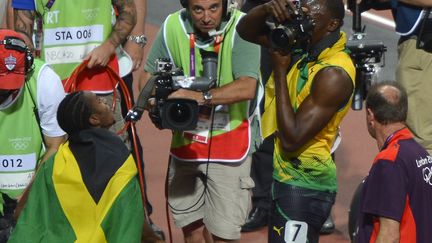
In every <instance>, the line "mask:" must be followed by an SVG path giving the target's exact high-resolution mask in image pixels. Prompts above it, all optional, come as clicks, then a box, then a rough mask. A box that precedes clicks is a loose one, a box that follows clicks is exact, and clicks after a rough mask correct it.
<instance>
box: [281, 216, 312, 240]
mask: <svg viewBox="0 0 432 243" xmlns="http://www.w3.org/2000/svg"><path fill="white" fill-rule="evenodd" d="M307 232H308V225H307V223H306V222H301V221H295V220H289V221H287V222H286V224H285V236H284V239H285V242H286V243H306V242H307Z"/></svg>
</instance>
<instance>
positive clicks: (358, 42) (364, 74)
mask: <svg viewBox="0 0 432 243" xmlns="http://www.w3.org/2000/svg"><path fill="white" fill-rule="evenodd" d="M370 8H376V9H385V8H388V6H387V5H385V4H384V5H382V4H379V3H375V1H374V0H366V1H362V3H361V4H358V3H357V2H356V1H355V0H348V9H349V10H351V12H352V13H353V16H352V20H353V21H352V30H353V32H354V33H353V35H352V36H351V38H350V40H348V42H347V48H348V49H349V50H350V52H351V53H350V56H351V58H352V60H353V62H354V65H355V67H356V77H355V79H356V80H355V89H354V97H353V101H352V104H351V108H352V109H353V110H361V109H362V108H363V101H364V99H366V96H367V93H368V90H369V87H370V86H371V85H372V83H374V82H376V80H375V79H376V77H377V76H376V74H377V72H378V71H379V69H380V68H382V67H384V66H385V59H384V57H385V56H384V53H385V52H386V51H387V47H386V46H385V45H384V43H383V42H382V41H378V40H367V39H366V38H365V36H366V34H365V28H364V27H362V24H361V13H362V12H364V11H366V10H368V9H370Z"/></svg>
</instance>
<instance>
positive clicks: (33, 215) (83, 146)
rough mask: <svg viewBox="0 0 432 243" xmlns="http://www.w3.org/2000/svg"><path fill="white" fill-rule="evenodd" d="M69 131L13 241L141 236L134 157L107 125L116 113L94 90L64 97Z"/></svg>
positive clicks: (40, 177)
mask: <svg viewBox="0 0 432 243" xmlns="http://www.w3.org/2000/svg"><path fill="white" fill-rule="evenodd" d="M57 120H58V123H59V125H60V127H61V128H62V129H63V130H64V131H65V132H66V133H67V134H68V135H69V140H68V141H67V142H66V143H64V144H63V145H62V146H61V147H60V148H59V150H58V152H57V154H55V155H54V156H53V157H51V159H49V160H48V161H46V162H45V163H44V164H43V165H42V166H41V167H40V168H39V170H38V172H37V175H36V178H35V180H34V183H33V185H32V188H31V190H30V194H29V196H28V201H27V203H26V204H25V207H24V209H23V211H22V213H21V214H20V216H19V218H18V222H17V225H16V227H15V229H14V231H13V233H12V236H11V238H10V240H9V242H10V243H26V242H28V243H30V242H31V243H41V242H43V243H59V242H62V243H68V242H76V243H79V242H82V243H90V242H91V243H102V242H109V243H113V242H119V243H134V242H141V234H142V230H143V224H144V211H143V204H142V197H141V192H140V187H139V183H138V179H137V177H136V175H137V169H136V165H135V163H134V159H133V157H132V156H131V154H130V152H129V150H128V149H127V148H126V146H125V145H124V143H123V142H122V141H121V139H120V138H119V137H118V136H117V135H116V134H114V133H112V132H110V131H108V129H107V128H109V127H110V126H111V125H112V124H113V122H114V117H113V113H112V111H111V110H110V108H109V106H108V105H107V104H105V102H104V100H103V99H101V98H98V97H97V96H96V95H95V94H93V93H91V92H77V93H71V94H69V95H67V96H66V97H65V99H64V100H63V101H62V102H61V103H60V105H59V108H58V113H57Z"/></svg>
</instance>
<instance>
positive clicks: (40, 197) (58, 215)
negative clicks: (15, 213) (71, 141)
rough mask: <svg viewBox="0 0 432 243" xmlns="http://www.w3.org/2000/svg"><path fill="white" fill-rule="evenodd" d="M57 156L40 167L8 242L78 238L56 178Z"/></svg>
mask: <svg viewBox="0 0 432 243" xmlns="http://www.w3.org/2000/svg"><path fill="white" fill-rule="evenodd" d="M53 164H54V156H52V157H51V159H49V160H47V161H46V162H45V163H44V164H43V165H42V166H41V167H40V169H39V170H38V173H37V175H36V178H35V180H34V182H33V185H32V189H31V191H30V195H29V198H28V201H27V203H26V205H25V208H24V210H23V211H22V212H21V215H20V217H19V219H18V222H17V225H16V227H15V229H14V231H13V232H12V235H11V238H10V239H9V241H8V243H42V242H43V243H59V242H62V243H67V242H74V241H75V240H76V237H75V234H74V232H73V230H72V228H71V225H70V224H69V222H68V220H67V219H66V217H65V215H64V213H63V210H62V208H61V205H60V203H59V201H58V198H57V195H56V192H55V190H54V185H53V181H52V177H51V176H52V173H53Z"/></svg>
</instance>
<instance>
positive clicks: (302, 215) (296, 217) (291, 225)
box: [268, 181, 336, 243]
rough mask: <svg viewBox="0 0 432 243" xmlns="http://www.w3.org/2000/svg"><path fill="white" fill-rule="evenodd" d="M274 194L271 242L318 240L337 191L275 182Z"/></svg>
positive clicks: (315, 241) (269, 237) (270, 226)
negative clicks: (324, 190) (318, 189)
mask: <svg viewBox="0 0 432 243" xmlns="http://www.w3.org/2000/svg"><path fill="white" fill-rule="evenodd" d="M272 195H273V201H272V209H271V215H270V223H269V230H268V232H269V234H268V242H269V243H279V242H280V243H285V242H292V243H294V242H295V243H305V242H306V239H307V240H308V242H309V243H318V240H319V232H320V229H321V227H322V225H323V224H324V222H325V220H326V219H327V217H328V215H329V214H330V211H331V208H332V206H333V203H334V201H335V198H336V193H330V192H322V191H317V190H311V189H306V188H302V187H297V186H292V185H288V184H284V183H280V182H278V181H274V182H273V188H272ZM287 222H288V223H287ZM286 230H287V231H286ZM285 234H286V237H287V240H286V241H285ZM302 239H303V240H302Z"/></svg>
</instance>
